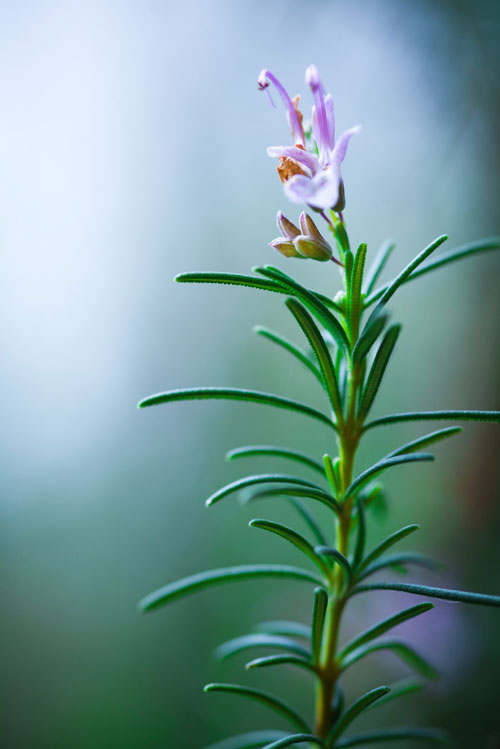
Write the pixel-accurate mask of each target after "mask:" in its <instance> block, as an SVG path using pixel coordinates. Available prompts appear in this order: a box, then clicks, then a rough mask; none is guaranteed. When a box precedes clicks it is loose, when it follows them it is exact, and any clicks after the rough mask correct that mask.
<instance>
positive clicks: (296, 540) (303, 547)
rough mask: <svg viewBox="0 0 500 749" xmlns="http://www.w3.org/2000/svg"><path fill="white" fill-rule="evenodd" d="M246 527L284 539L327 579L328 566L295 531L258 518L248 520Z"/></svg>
mask: <svg viewBox="0 0 500 749" xmlns="http://www.w3.org/2000/svg"><path fill="white" fill-rule="evenodd" d="M248 525H249V526H250V527H251V528H260V529H261V530H264V531H269V532H270V533H275V534H276V535H277V536H281V538H284V539H285V540H286V541H288V542H289V543H291V544H292V546H295V547H296V548H297V549H299V551H301V552H302V553H303V554H305V556H306V557H308V558H309V559H310V560H311V561H312V563H313V564H315V565H316V567H318V568H319V570H320V572H322V573H323V574H324V575H325V576H326V577H328V575H329V573H330V570H329V568H328V565H327V564H325V562H324V561H323V559H322V558H321V557H320V556H318V555H317V554H316V552H315V550H314V548H313V546H312V545H311V544H310V543H309V541H307V540H306V539H305V538H304V536H301V535H300V533H297V531H294V530H293V529H292V528H289V527H288V526H286V525H283V524H282V523H277V522H276V521H275V520H262V519H260V518H257V519H255V520H250V522H249V523H248Z"/></svg>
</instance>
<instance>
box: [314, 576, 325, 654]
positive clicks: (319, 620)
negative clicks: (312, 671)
mask: <svg viewBox="0 0 500 749" xmlns="http://www.w3.org/2000/svg"><path fill="white" fill-rule="evenodd" d="M327 606H328V594H327V592H326V590H323V588H316V590H315V591H314V604H313V613H312V625H311V649H312V656H313V660H314V662H315V663H318V662H319V657H320V653H321V640H322V638H323V626H324V623H325V615H326V609H327Z"/></svg>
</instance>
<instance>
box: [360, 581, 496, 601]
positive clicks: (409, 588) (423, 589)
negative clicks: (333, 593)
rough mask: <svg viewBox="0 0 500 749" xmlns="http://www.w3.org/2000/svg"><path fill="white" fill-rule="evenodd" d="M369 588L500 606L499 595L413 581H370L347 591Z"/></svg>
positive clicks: (364, 590) (443, 599) (367, 589)
mask: <svg viewBox="0 0 500 749" xmlns="http://www.w3.org/2000/svg"><path fill="white" fill-rule="evenodd" d="M370 590H398V591H400V592H401V593H413V594H414V595H417V596H426V598H440V599H441V600H442V601H460V602H461V603H474V604H477V605H478V606H500V596H490V595H487V594H486V593H468V592H466V591H464V590H449V589H448V588H434V587H430V586H429V585H414V584H413V583H372V584H370V585H359V586H357V587H356V588H353V590H352V591H351V592H350V593H349V595H350V596H351V595H356V593H365V592H368V591H370Z"/></svg>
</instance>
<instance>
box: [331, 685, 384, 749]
mask: <svg viewBox="0 0 500 749" xmlns="http://www.w3.org/2000/svg"><path fill="white" fill-rule="evenodd" d="M389 691H390V690H389V687H385V686H382V687H376V688H375V689H372V690H371V691H369V692H367V693H366V694H364V695H363V696H362V697H360V698H359V699H358V700H356V702H355V703H354V704H353V705H351V707H350V708H349V709H348V710H346V711H345V713H344V714H343V715H342V717H341V718H340V720H338V721H337V723H335V725H334V726H333V729H332V731H331V732H330V734H329V736H328V739H327V742H326V743H327V745H328V746H331V745H332V744H333V743H334V742H335V741H336V739H337V738H338V737H339V736H340V735H341V734H342V733H344V731H345V730H346V728H347V727H348V726H350V725H351V723H352V722H353V721H354V720H355V719H356V718H357V717H358V715H360V713H362V712H364V711H365V710H367V709H368V708H369V707H370V705H373V703H374V702H376V701H377V700H379V699H380V698H381V697H383V696H384V695H386V694H387V693H388V692H389ZM335 745H336V746H338V744H335Z"/></svg>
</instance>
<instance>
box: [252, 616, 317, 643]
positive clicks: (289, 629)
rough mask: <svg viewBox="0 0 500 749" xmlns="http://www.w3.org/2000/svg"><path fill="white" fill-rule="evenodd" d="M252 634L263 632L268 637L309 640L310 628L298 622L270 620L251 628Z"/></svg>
mask: <svg viewBox="0 0 500 749" xmlns="http://www.w3.org/2000/svg"><path fill="white" fill-rule="evenodd" d="M252 629H253V631H254V632H265V633H266V634H269V635H284V636H288V637H303V638H305V639H306V640H310V639H311V627H308V626H307V624H301V623H300V622H291V621H288V619H272V620H271V621H269V622H260V623H259V624H256V625H255V626H254V627H253V628H252Z"/></svg>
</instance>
